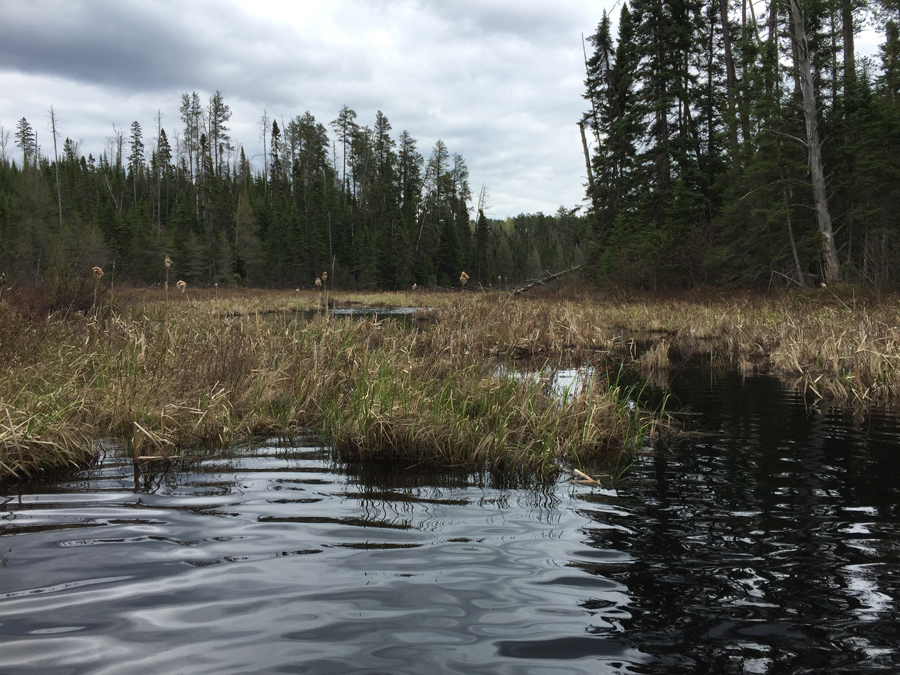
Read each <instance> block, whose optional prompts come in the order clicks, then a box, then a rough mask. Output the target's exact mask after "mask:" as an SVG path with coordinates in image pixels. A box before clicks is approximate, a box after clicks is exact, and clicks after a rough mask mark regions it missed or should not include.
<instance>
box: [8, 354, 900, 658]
mask: <svg viewBox="0 0 900 675" xmlns="http://www.w3.org/2000/svg"><path fill="white" fill-rule="evenodd" d="M672 392H673V396H674V399H675V400H676V401H677V402H678V403H675V404H674V405H682V406H689V409H688V410H687V411H686V412H688V413H689V414H686V415H684V418H685V419H687V420H689V421H690V424H691V425H692V426H693V427H695V428H696V429H698V430H699V431H700V432H701V433H700V434H699V435H698V436H697V437H696V438H693V439H691V440H690V441H688V442H685V443H683V444H681V445H680V446H679V447H676V448H673V449H669V450H664V451H658V452H653V453H648V454H647V455H646V456H643V457H642V458H640V459H639V460H638V461H637V462H636V464H635V466H634V467H633V468H632V470H631V471H630V473H629V474H628V476H627V478H626V480H625V481H624V482H623V483H622V484H621V485H619V486H617V487H615V488H614V487H613V486H603V487H590V486H584V485H574V484H571V483H567V482H564V481H560V482H559V483H557V484H554V485H550V486H543V487H540V486H534V485H531V486H528V485H515V484H503V483H502V482H497V481H495V480H493V479H492V478H491V477H490V476H479V475H473V474H469V473H466V472H459V471H440V470H435V469H425V468H422V467H419V468H415V469H407V468H406V467H391V466H385V465H379V464H365V465H360V466H346V465H339V464H337V463H335V462H333V461H332V460H331V459H330V458H329V455H328V452H327V450H326V449H324V448H321V447H319V446H318V444H317V443H316V442H315V440H314V439H307V440H306V441H299V442H297V443H295V444H294V445H293V446H291V447H281V446H279V445H277V444H268V445H264V446H262V447H260V448H257V449H246V450H244V451H242V452H239V453H236V455H235V457H232V458H210V459H208V460H206V461H205V462H202V463H199V464H195V465H191V466H189V467H171V468H169V469H168V470H167V471H163V470H162V467H160V469H159V470H157V471H156V472H145V473H144V474H143V475H141V476H139V477H138V478H137V479H136V478H135V477H134V475H133V473H132V470H131V467H130V465H128V464H126V463H120V462H117V461H116V460H115V459H114V458H107V459H106V460H105V461H104V463H103V464H102V465H101V466H100V467H98V468H97V469H95V470H92V471H89V472H84V473H82V474H79V475H77V476H76V477H74V478H72V479H70V480H68V481H64V482H58V483H46V484H32V485H29V486H22V487H21V488H18V489H16V490H14V491H7V493H6V494H5V496H3V497H2V500H3V502H5V503H2V504H0V518H2V520H0V559H2V562H3V566H2V567H0V673H4V674H6V673H10V674H12V673H16V674H19V673H49V674H52V673H116V674H127V673H141V674H144V675H145V674H147V673H369V674H374V673H429V674H430V675H435V674H438V673H510V674H518V673H529V674H537V673H541V674H544V673H573V674H576V673H593V674H597V673H707V672H708V673H788V672H789V673H804V672H808V673H826V672H828V673H833V672H842V673H843V672H846V673H873V672H885V673H888V672H897V671H898V670H900V651H898V647H900V621H898V618H897V617H898V613H897V598H898V597H900V426H898V420H897V418H896V417H893V416H891V415H888V414H884V413H872V414H869V415H868V416H865V417H863V416H859V415H857V416H854V415H853V414H852V413H851V412H849V411H832V410H828V409H827V408H815V407H809V405H808V404H807V402H806V401H804V400H803V399H802V398H799V397H797V396H795V395H793V394H791V393H789V392H787V391H785V390H784V389H782V388H781V387H780V386H779V385H778V384H777V383H776V382H774V381H773V380H770V379H766V378H751V379H748V380H746V381H744V380H741V379H740V378H739V377H738V376H737V375H728V376H724V377H716V376H713V375H711V374H710V373H708V372H704V371H700V370H690V371H686V372H685V373H682V374H681V375H680V376H678V377H677V378H676V379H675V381H674V382H673V385H672ZM670 405H673V404H672V403H670Z"/></svg>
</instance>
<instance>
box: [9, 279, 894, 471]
mask: <svg viewBox="0 0 900 675" xmlns="http://www.w3.org/2000/svg"><path fill="white" fill-rule="evenodd" d="M333 294H334V295H339V296H340V298H335V299H336V300H337V301H339V302H342V303H344V302H360V303H362V304H376V303H384V302H387V301H389V300H390V299H391V298H394V300H395V304H397V305H402V304H407V303H410V302H413V301H415V302H417V304H419V305H421V306H424V307H428V308H429V310H428V312H427V314H426V313H425V312H423V313H422V314H421V316H422V317H425V316H427V317H428V320H422V321H420V322H418V323H417V324H415V325H410V326H405V325H402V324H401V323H395V322H393V321H388V322H379V323H375V322H373V321H368V322H366V321H351V320H350V319H343V320H334V318H333V317H332V318H331V320H326V318H325V317H323V316H319V317H317V318H314V319H312V320H309V321H307V320H305V319H298V318H297V317H298V316H302V314H301V312H303V311H305V310H308V309H311V308H314V307H317V306H318V305H319V302H318V297H317V294H316V292H315V291H313V290H310V291H305V292H304V291H301V292H296V291H289V292H287V291H284V292H261V291H246V292H243V291H237V290H222V291H219V292H218V293H215V292H213V291H212V290H204V289H195V290H193V291H192V292H191V296H192V297H191V299H190V301H189V300H188V298H187V295H186V294H184V295H182V294H177V295H175V296H171V297H169V298H168V302H167V301H166V296H165V294H164V291H163V290H162V289H160V290H158V291H150V292H147V293H142V294H136V293H132V294H131V297H133V300H132V304H131V305H129V306H127V307H125V309H123V310H121V312H122V313H120V314H116V315H112V316H111V317H110V318H108V319H107V320H105V321H103V322H97V321H92V320H90V318H80V319H79V318H73V317H72V315H69V318H68V319H67V320H62V319H57V318H53V317H51V318H50V319H47V320H44V319H39V320H33V319H26V318H25V317H24V316H22V314H21V313H19V312H17V311H16V309H15V306H14V303H13V300H14V298H13V297H12V295H11V294H9V297H8V298H7V299H8V300H9V302H6V301H5V302H4V304H3V305H2V306H0V462H2V465H0V472H2V474H3V475H7V476H8V475H12V474H15V475H19V476H25V475H29V474H33V473H34V472H35V471H37V470H40V469H42V468H59V467H61V466H75V465H83V463H84V462H85V461H87V460H88V459H89V458H90V457H91V456H92V455H93V447H94V443H95V442H96V441H97V439H100V438H106V437H112V438H118V439H122V440H123V442H125V443H126V445H128V446H129V447H130V448H131V449H132V450H133V451H135V453H136V454H137V455H138V456H139V457H140V456H157V455H170V454H173V453H179V452H181V451H182V450H183V449H184V448H185V447H191V446H197V445H216V446H218V445H222V444H226V443H229V442H231V441H233V440H235V439H238V438H243V437H247V436H250V435H253V434H258V433H273V434H284V435H290V434H292V433H294V432H296V431H298V430H300V429H305V428H310V427H312V428H314V429H318V430H322V431H324V433H325V434H326V435H327V436H328V438H330V439H331V440H332V441H333V442H334V444H335V446H336V447H337V448H338V449H339V450H340V451H342V452H344V453H346V454H347V455H348V456H359V457H374V456H391V457H399V458H405V459H406V460H408V461H409V462H410V463H411V464H412V463H416V462H422V461H438V462H443V463H466V464H479V465H482V466H490V467H492V468H496V469H498V470H505V469H511V468H516V469H518V468H522V467H525V468H526V469H527V470H529V471H534V472H536V473H547V472H552V471H554V470H555V469H554V467H556V466H558V464H559V462H561V461H562V462H571V463H573V464H575V465H581V466H588V465H591V466H593V465H595V464H597V463H598V462H599V463H601V464H602V463H603V462H606V463H614V462H615V461H617V460H616V458H617V457H619V456H620V453H621V451H622V450H623V449H626V450H627V449H628V448H629V447H633V446H634V445H635V444H639V442H640V439H642V438H646V437H647V436H648V435H652V433H654V431H655V429H654V427H653V420H652V418H648V417H647V416H646V415H645V414H643V413H640V411H638V413H635V411H633V410H630V409H628V408H627V406H624V405H623V401H625V400H626V399H627V396H628V392H625V391H624V390H621V389H617V387H616V384H615V383H612V384H608V383H605V382H604V381H602V380H598V381H596V382H593V384H592V386H591V387H587V388H585V390H584V391H582V392H580V393H579V394H577V395H572V396H569V397H563V398H561V399H560V398H559V397H555V396H553V395H551V394H549V393H548V392H547V391H546V390H545V389H542V388H541V387H540V386H538V385H536V384H535V383H534V382H530V381H526V380H522V379H518V380H517V379H516V378H504V377H499V376H498V375H497V371H496V364H497V362H498V360H507V359H517V358H521V357H535V356H537V357H541V358H551V359H555V358H562V357H565V358H567V359H569V360H570V361H575V362H578V361H601V360H603V359H606V358H611V357H610V356H609V355H610V354H614V355H615V357H614V358H618V359H625V360H626V361H627V360H633V361H634V365H635V366H641V365H643V371H644V372H645V373H646V374H647V377H653V378H661V379H662V380H664V379H665V372H666V369H667V368H669V367H671V366H672V365H677V364H679V363H683V362H685V361H687V360H690V359H694V360H696V359H700V360H708V362H711V363H714V364H719V365H725V366H730V367H740V368H741V369H742V370H744V371H745V372H774V373H778V374H781V375H782V376H784V377H785V378H786V379H789V380H791V381H795V382H797V383H798V385H799V386H802V387H806V388H807V389H808V390H809V391H810V393H813V394H818V395H821V396H831V397H835V398H844V399H848V400H853V401H856V402H858V403H863V404H866V403H869V402H872V401H885V400H890V399H892V398H894V397H896V396H897V395H898V394H900V307H898V305H897V303H893V302H863V301H861V300H857V301H855V302H854V301H853V299H852V298H839V297H835V296H833V295H831V294H826V293H817V294H812V293H804V294H802V295H801V294H797V295H788V296H783V297H767V296H755V295H751V294H741V295H731V296H722V297H718V296H712V297H681V298H667V299H637V300H635V299H619V298H614V297H606V298H603V297H599V298H598V297H593V298H591V297H581V298H572V297H527V296H525V297H520V298H514V299H510V298H509V297H508V296H507V295H505V294H500V293H460V292H458V291H457V292H455V293H444V294H429V293H421V292H417V293H416V294H415V295H412V294H408V295H403V294H397V295H396V296H390V295H386V294H382V295H380V296H375V299H374V300H373V299H371V297H370V296H364V295H351V294H349V293H341V292H338V293H334V291H333ZM123 297H128V293H127V292H126V293H123V292H122V291H120V298H123ZM636 334H640V337H641V338H642V340H643V341H644V343H645V344H644V347H645V349H643V351H641V350H639V349H637V347H636V345H637V343H635V342H634V341H632V340H631V338H632V337H634V336H635V335H636ZM635 415H637V416H635ZM648 425H649V426H648Z"/></svg>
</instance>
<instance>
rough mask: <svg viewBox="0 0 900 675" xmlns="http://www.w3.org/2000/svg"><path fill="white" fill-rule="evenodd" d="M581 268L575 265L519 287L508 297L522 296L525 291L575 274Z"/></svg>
mask: <svg viewBox="0 0 900 675" xmlns="http://www.w3.org/2000/svg"><path fill="white" fill-rule="evenodd" d="M582 267H583V266H582V265H575V267H570V268H569V269H567V270H563V271H562V272H557V273H556V274H551V275H550V276H546V277H544V278H542V279H538V280H536V281H532V282H531V283H530V284H526V285H524V286H519V287H518V288H517V289H516V290H514V291H513V292H512V293H510V294H509V295H510V297H512V296H514V295H522V293H526V292H527V291H530V290H531V289H532V288H534V287H535V286H544V285H545V284H548V283H550V282H551V281H555V280H556V279H559V278H560V277H564V276H566V275H567V274H571V273H572V272H576V271H578V270H580V269H581V268H582Z"/></svg>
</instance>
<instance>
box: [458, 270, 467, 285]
mask: <svg viewBox="0 0 900 675" xmlns="http://www.w3.org/2000/svg"><path fill="white" fill-rule="evenodd" d="M468 280H469V275H468V274H466V271H465V270H463V273H462V274H460V275H459V282H460V283H461V284H462V285H463V286H465V285H466V282H467V281H468Z"/></svg>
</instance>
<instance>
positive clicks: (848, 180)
mask: <svg viewBox="0 0 900 675" xmlns="http://www.w3.org/2000/svg"><path fill="white" fill-rule="evenodd" d="M616 23H617V26H616V29H615V30H614V28H613V21H612V18H611V17H610V16H609V15H606V14H604V15H603V16H602V18H601V20H600V22H599V25H598V26H597V28H596V30H595V31H594V32H593V34H591V35H590V36H589V38H588V40H587V41H588V42H589V45H588V48H587V49H586V50H585V66H586V70H587V78H586V83H585V84H586V90H585V99H586V100H587V101H588V103H589V106H588V109H587V111H586V113H585V115H584V117H583V119H582V120H581V121H580V126H581V129H582V138H583V140H584V147H585V159H586V160H587V162H586V170H587V172H588V180H589V187H588V194H589V198H590V204H591V208H590V220H591V229H592V230H593V237H592V247H591V251H590V260H591V263H592V267H593V269H594V271H595V273H596V275H597V276H598V277H612V278H615V279H617V280H618V281H620V282H624V283H628V284H632V285H637V286H641V287H645V288H659V287H686V286H693V285H696V284H703V283H719V284H733V285H740V286H757V287H760V286H761V287H769V286H771V285H772V284H778V285H781V286H783V285H787V286H792V287H793V286H796V285H811V284H821V283H832V282H835V281H838V280H840V281H842V282H846V283H858V284H861V285H866V286H874V287H878V288H890V287H896V286H897V284H898V281H900V278H898V269H900V266H898V263H900V246H898V237H897V234H898V231H900V230H898V228H900V211H898V209H897V206H898V204H900V38H898V24H900V3H898V2H897V1H896V0H868V1H867V0H769V1H768V2H766V3H762V2H758V3H753V2H748V0H741V1H740V2H734V1H732V2H729V0H628V1H627V2H623V3H622V5H621V9H620V11H619V14H618V17H617V22H616ZM863 29H867V30H868V31H869V32H870V34H871V33H873V32H874V33H875V34H878V35H880V36H881V38H882V40H883V42H882V43H881V45H880V47H879V48H878V54H877V57H871V56H861V57H858V56H857V53H856V47H855V45H856V39H857V36H858V35H860V33H861V31H863ZM613 32H615V33H616V36H615V37H614V36H613Z"/></svg>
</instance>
